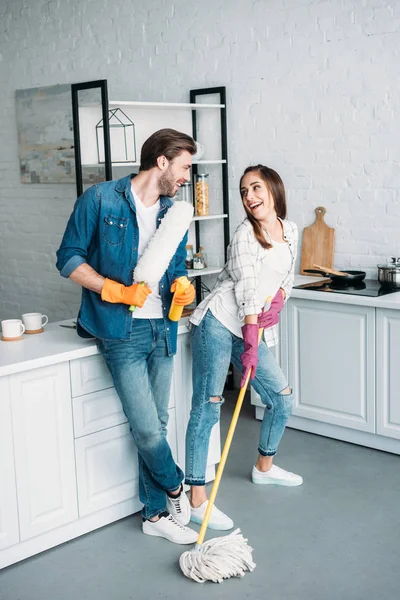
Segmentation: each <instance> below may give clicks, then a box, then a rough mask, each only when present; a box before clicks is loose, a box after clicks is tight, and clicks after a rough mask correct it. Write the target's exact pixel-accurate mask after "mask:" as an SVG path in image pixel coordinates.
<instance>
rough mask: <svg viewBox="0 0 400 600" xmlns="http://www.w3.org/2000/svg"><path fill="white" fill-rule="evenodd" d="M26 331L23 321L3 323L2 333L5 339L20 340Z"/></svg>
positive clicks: (11, 320) (14, 320) (8, 320)
mask: <svg viewBox="0 0 400 600" xmlns="http://www.w3.org/2000/svg"><path fill="white" fill-rule="evenodd" d="M24 331H25V325H24V324H23V323H22V321H21V319H6V320H5V321H2V322H1V332H2V334H3V337H4V338H19V337H20V336H21V335H22V334H23V333H24Z"/></svg>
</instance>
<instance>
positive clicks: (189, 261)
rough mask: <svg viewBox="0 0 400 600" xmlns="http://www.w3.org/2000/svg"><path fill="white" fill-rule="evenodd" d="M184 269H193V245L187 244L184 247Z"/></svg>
mask: <svg viewBox="0 0 400 600" xmlns="http://www.w3.org/2000/svg"><path fill="white" fill-rule="evenodd" d="M185 267H186V268H187V269H193V245H192V244H187V246H186V258H185Z"/></svg>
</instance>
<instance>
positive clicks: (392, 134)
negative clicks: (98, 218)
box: [0, 0, 400, 320]
mask: <svg viewBox="0 0 400 600" xmlns="http://www.w3.org/2000/svg"><path fill="white" fill-rule="evenodd" d="M399 34H400V1H399V0H388V1H384V0H326V1H325V0H321V1H317V0H308V1H307V0H264V1H261V0H258V1H254V0H253V1H251V0H237V1H236V2H233V1H229V0H225V1H218V0H217V1H216V0H202V1H201V2H199V0H196V1H193V0H169V1H168V2H167V1H166V0H163V1H161V0H146V2H139V1H135V0H112V1H111V0H86V1H85V2H81V1H78V0H63V1H61V0H51V1H48V0H46V1H42V0H38V1H37V2H28V0H8V1H7V0H0V79H1V82H2V83H1V86H0V105H1V111H0V136H1V143H0V177H1V185H0V317H1V318H7V317H13V316H18V315H20V314H21V313H22V312H25V311H27V310H42V311H43V312H46V313H47V314H48V316H49V317H50V320H56V319H61V318H63V317H69V316H71V315H74V314H75V313H76V311H77V308H78V305H79V297H80V291H79V289H78V288H77V287H75V286H74V284H72V283H71V282H68V281H65V280H63V279H62V278H61V277H60V276H59V275H58V273H57V271H56V269H55V267H54V262H55V251H56V249H57V247H58V244H59V241H60V239H61V235H62V233H63V230H64V226H65V223H66V220H67V217H68V215H69V213H70V212H71V209H72V206H73V202H74V199H75V189H74V186H72V185H71V186H70V185H57V186H56V185H48V186H45V185H22V184H21V183H20V180H19V165H18V156H17V155H18V149H17V136H16V122H15V105H14V94H15V90H16V89H19V88H28V87H33V86H39V85H52V84H55V83H68V82H78V81H87V80H91V79H97V78H106V79H108V82H109V89H110V94H111V95H112V96H113V97H119V98H132V99H143V100H169V101H186V100H187V99H188V96H187V92H188V90H189V88H191V87H202V86H212V85H226V86H227V88H228V96H229V106H228V109H229V113H228V128H229V153H230V165H231V166H230V188H231V219H232V220H231V229H232V230H233V228H234V227H235V226H236V224H237V223H238V222H239V220H240V219H241V217H242V211H241V205H240V200H239V197H238V193H237V185H238V178H239V176H240V174H241V172H242V170H243V169H244V167H246V166H247V165H248V164H249V163H251V162H253V161H256V162H265V163H267V164H269V165H270V166H272V167H274V168H276V169H277V170H278V171H279V172H280V173H281V175H282V177H283V179H284V181H285V184H286V187H287V190H288V198H289V216H290V218H291V219H293V220H295V221H296V222H297V223H298V225H299V228H300V229H302V228H303V227H304V226H306V225H308V224H310V223H311V222H313V220H314V212H313V211H314V208H315V207H316V206H317V205H319V204H323V205H324V206H325V207H326V208H327V211H328V212H327V216H326V219H327V222H328V224H330V225H332V226H334V227H336V229H337V241H336V258H335V262H336V265H337V266H339V267H340V266H342V267H350V265H352V266H354V267H355V266H357V267H365V268H367V269H368V270H369V272H370V274H374V273H375V270H374V267H375V265H376V264H377V263H378V262H380V261H382V260H384V259H385V258H386V257H388V256H390V255H392V254H393V255H394V254H396V255H398V254H400V252H399V250H400V246H399V244H398V232H399V230H400V194H399V188H400V146H399V126H398V121H399V117H400V98H399V64H400V35H399Z"/></svg>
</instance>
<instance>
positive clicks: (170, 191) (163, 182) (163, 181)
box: [158, 169, 177, 198]
mask: <svg viewBox="0 0 400 600" xmlns="http://www.w3.org/2000/svg"><path fill="white" fill-rule="evenodd" d="M175 186H176V183H175V181H174V178H173V177H172V174H171V172H170V170H169V169H168V170H167V171H165V173H163V174H162V175H161V177H160V179H159V181H158V191H159V192H160V196H169V197H170V198H173V197H174V196H175V194H176V192H177V190H175Z"/></svg>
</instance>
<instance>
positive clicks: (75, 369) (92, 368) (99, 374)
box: [70, 354, 114, 398]
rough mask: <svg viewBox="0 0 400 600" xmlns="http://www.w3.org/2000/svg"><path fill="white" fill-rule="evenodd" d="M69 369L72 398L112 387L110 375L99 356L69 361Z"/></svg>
mask: <svg viewBox="0 0 400 600" xmlns="http://www.w3.org/2000/svg"><path fill="white" fill-rule="evenodd" d="M70 369H71V390H72V397H73V398H75V397H77V396H83V395H84V394H90V393H91V392H98V391H100V390H105V389H106V388H111V387H113V385H114V384H113V380H112V377H111V373H110V371H109V370H108V369H107V365H106V363H105V360H104V358H103V357H102V356H101V355H100V354H97V355H95V356H87V357H85V358H80V359H77V360H71V362H70Z"/></svg>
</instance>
